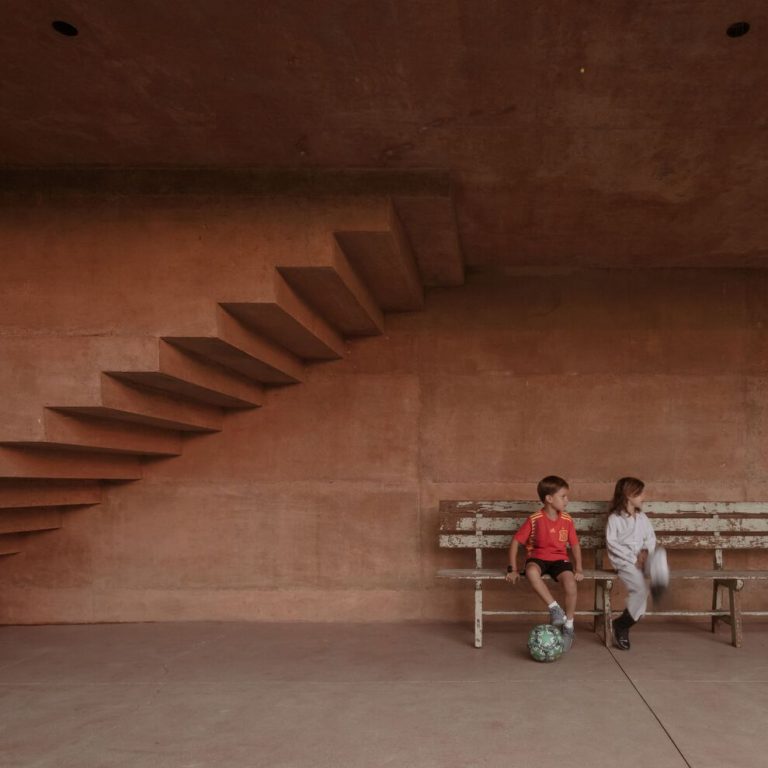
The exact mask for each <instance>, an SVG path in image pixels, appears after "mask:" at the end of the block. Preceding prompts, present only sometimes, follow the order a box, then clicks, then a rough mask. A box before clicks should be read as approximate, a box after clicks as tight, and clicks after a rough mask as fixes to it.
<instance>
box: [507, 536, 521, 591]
mask: <svg viewBox="0 0 768 768" xmlns="http://www.w3.org/2000/svg"><path fill="white" fill-rule="evenodd" d="M519 548H520V542H519V541H518V540H517V539H516V538H515V537H514V536H513V537H512V543H511V544H510V545H509V564H510V566H511V567H512V570H511V571H509V572H508V573H507V581H511V582H512V583H513V584H514V583H515V582H516V581H517V580H518V579H519V578H520V574H519V573H518V572H517V550H518V549H519Z"/></svg>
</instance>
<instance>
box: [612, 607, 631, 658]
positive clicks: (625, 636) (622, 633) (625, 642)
mask: <svg viewBox="0 0 768 768" xmlns="http://www.w3.org/2000/svg"><path fill="white" fill-rule="evenodd" d="M634 624H635V620H634V619H633V618H632V616H631V614H630V613H629V611H628V610H627V609H626V608H625V609H624V613H622V614H621V616H619V618H618V619H616V621H614V622H613V640H614V642H615V643H616V647H617V648H618V649H619V650H622V651H628V650H629V648H630V644H629V630H630V628H631V627H632V626H633V625H634Z"/></svg>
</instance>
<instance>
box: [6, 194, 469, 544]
mask: <svg viewBox="0 0 768 768" xmlns="http://www.w3.org/2000/svg"><path fill="white" fill-rule="evenodd" d="M389 218H390V226H389V228H388V229H387V230H386V231H375V232H360V231H349V232H344V231H339V232H335V233H333V235H332V236H331V235H329V238H331V237H332V240H333V242H332V244H331V245H332V247H331V248H330V249H329V255H328V256H327V257H326V259H325V261H324V262H323V263H320V264H313V265H311V266H296V265H290V266H279V265H278V266H276V267H275V269H274V272H273V274H272V275H271V281H269V282H268V283H265V284H263V285H261V286H260V288H259V291H258V295H255V296H253V298H252V300H250V301H247V302H238V303H219V304H216V303H214V302H215V297H212V305H211V313H210V317H209V318H208V321H209V326H208V328H207V329H206V332H205V333H200V334H198V335H195V336H184V335H179V336H168V337H165V338H158V339H156V342H153V343H152V344H151V345H150V346H149V347H148V348H147V352H146V354H145V357H146V360H145V361H144V362H143V364H142V365H141V366H131V369H130V370H109V371H94V372H93V386H92V388H91V389H89V390H88V391H87V392H85V393H84V396H83V400H82V401H81V402H70V403H61V404H58V405H55V406H47V407H44V408H42V413H41V418H40V420H39V428H38V430H37V432H36V434H30V435H29V437H28V439H24V440H18V439H14V440H13V441H6V442H3V441H2V434H1V433H0V510H2V514H0V555H9V554H15V553H17V552H19V551H20V550H21V548H22V546H23V542H24V540H25V537H27V536H30V535H33V534H35V533H38V532H41V531H50V530H53V529H56V528H59V527H61V525H62V519H63V516H64V514H65V513H66V511H67V510H68V509H72V508H78V507H83V506H87V505H95V504H98V503H99V502H100V501H101V499H102V494H103V493H104V492H105V489H106V488H108V487H110V486H112V485H114V484H117V483H121V482H128V481H137V480H140V479H141V477H142V468H143V466H144V465H145V464H146V463H147V462H148V461H151V460H152V459H155V458H158V457H172V456H177V455H179V454H180V453H181V452H182V450H183V444H184V437H185V436H186V435H190V434H193V433H198V434H199V433H213V432H217V431H219V430H221V429H222V421H223V418H222V417H223V414H224V412H225V411H226V410H229V409H245V408H256V407H259V406H260V405H262V403H263V399H264V391H265V389H266V388H269V387H276V386H286V385H290V384H297V383H300V382H301V381H302V380H303V378H304V371H305V367H306V366H307V365H310V364H312V363H313V362H317V361H330V360H338V359H340V358H342V357H344V355H345V352H346V339H349V338H353V337H363V336H375V335H378V334H381V333H382V331H383V328H384V315H385V313H387V312H410V311H415V310H418V309H420V308H421V307H422V306H423V303H424V287H425V286H449V285H458V284H460V283H461V282H462V281H463V265H462V258H461V252H460V247H459V240H458V235H457V230H456V222H455V217H454V210H453V203H452V200H451V198H450V197H448V196H446V197H421V198H399V199H398V198H395V199H393V201H392V205H391V212H390V217H389Z"/></svg>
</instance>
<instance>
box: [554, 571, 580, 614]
mask: <svg viewBox="0 0 768 768" xmlns="http://www.w3.org/2000/svg"><path fill="white" fill-rule="evenodd" d="M557 580H558V581H559V582H560V583H561V584H562V585H563V590H564V591H565V615H566V617H567V618H569V619H572V618H573V614H574V612H575V611H576V578H575V577H574V575H573V573H572V572H571V571H563V572H562V573H561V574H560V575H559V576H558V577H557Z"/></svg>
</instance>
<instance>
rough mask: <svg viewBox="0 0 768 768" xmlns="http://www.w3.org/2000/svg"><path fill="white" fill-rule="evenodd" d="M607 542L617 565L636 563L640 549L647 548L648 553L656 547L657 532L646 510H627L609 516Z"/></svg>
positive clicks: (609, 551)
mask: <svg viewBox="0 0 768 768" xmlns="http://www.w3.org/2000/svg"><path fill="white" fill-rule="evenodd" d="M605 544H606V547H607V549H608V556H609V557H610V558H611V562H612V563H613V564H614V565H615V566H616V567H617V568H620V567H622V566H627V565H632V566H633V565H634V564H635V563H636V562H637V556H638V555H639V554H640V550H642V549H647V550H648V554H650V553H652V552H653V550H654V549H656V534H655V533H654V532H653V528H652V527H651V521H650V520H649V519H648V516H647V515H646V514H645V512H635V514H634V515H630V514H629V513H627V512H621V513H619V514H616V513H615V512H612V513H611V514H610V515H609V516H608V524H607V525H606V526H605Z"/></svg>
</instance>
